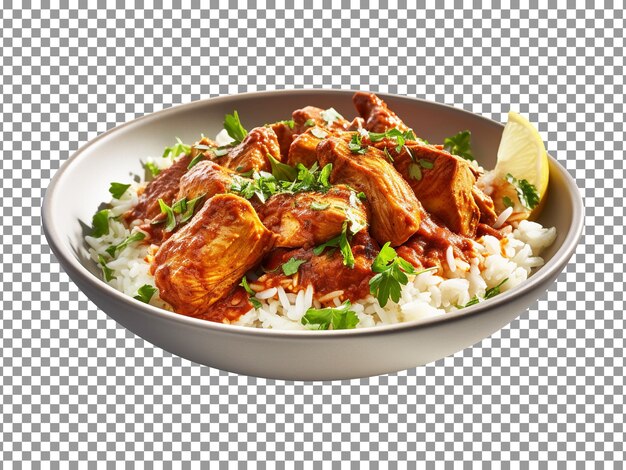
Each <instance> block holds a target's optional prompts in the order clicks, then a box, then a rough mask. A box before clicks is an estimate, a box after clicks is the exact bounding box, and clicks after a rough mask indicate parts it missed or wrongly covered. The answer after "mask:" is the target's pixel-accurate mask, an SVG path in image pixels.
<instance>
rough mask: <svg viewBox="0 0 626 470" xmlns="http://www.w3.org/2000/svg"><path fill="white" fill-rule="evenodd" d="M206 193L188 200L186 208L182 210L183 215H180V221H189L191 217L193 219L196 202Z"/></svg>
mask: <svg viewBox="0 0 626 470" xmlns="http://www.w3.org/2000/svg"><path fill="white" fill-rule="evenodd" d="M204 196H205V195H204V194H201V195H200V196H198V197H195V198H193V199H192V200H190V201H186V203H185V205H186V207H185V209H184V210H182V211H181V216H180V222H181V223H184V222H187V221H188V220H189V219H191V218H192V217H193V213H194V210H195V209H196V204H197V203H198V202H199V201H200V200H201V199H203V198H204Z"/></svg>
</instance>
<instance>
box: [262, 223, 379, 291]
mask: <svg viewBox="0 0 626 470" xmlns="http://www.w3.org/2000/svg"><path fill="white" fill-rule="evenodd" d="M350 247H351V249H352V254H353V255H354V267H353V268H349V267H347V266H345V265H344V264H343V257H342V256H341V253H340V252H339V250H326V251H324V252H323V253H322V254H321V255H319V256H316V255H315V254H314V253H313V250H312V249H307V248H299V249H297V250H285V249H278V250H275V251H273V252H272V253H270V255H269V256H268V259H266V261H265V268H266V269H267V270H268V271H272V272H269V273H268V274H265V275H264V276H262V277H261V278H260V279H259V282H260V283H263V284H264V285H265V286H268V287H269V286H272V285H282V286H283V287H284V288H285V290H287V291H291V292H297V291H299V290H301V289H306V287H307V286H308V285H309V284H311V285H312V286H313V289H314V291H315V296H316V298H319V297H322V296H324V295H325V294H328V293H331V292H336V291H342V292H343V294H342V296H341V299H342V300H345V299H350V300H352V301H355V300H359V299H362V298H365V297H367V296H368V295H369V293H370V290H369V280H370V279H371V278H372V276H373V275H374V273H373V272H372V268H371V266H372V263H373V262H374V259H375V258H376V255H377V254H378V251H379V248H378V245H377V244H376V242H375V241H374V240H373V239H372V238H371V237H370V236H369V234H368V233H367V231H365V230H363V231H361V232H359V233H357V234H356V235H355V236H354V238H353V239H352V241H351V242H350ZM291 258H295V259H298V260H305V263H303V264H301V265H300V267H299V269H298V276H297V279H298V280H297V282H294V281H292V282H289V279H288V278H287V277H286V276H285V275H284V274H283V273H282V271H281V269H280V266H281V265H282V264H283V263H285V262H287V261H288V260H290V259H291Z"/></svg>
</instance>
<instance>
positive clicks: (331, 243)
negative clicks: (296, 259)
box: [313, 220, 354, 269]
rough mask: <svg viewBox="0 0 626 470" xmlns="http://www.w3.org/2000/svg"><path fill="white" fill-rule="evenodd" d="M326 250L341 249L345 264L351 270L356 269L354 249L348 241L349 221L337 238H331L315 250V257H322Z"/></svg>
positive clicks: (344, 224)
mask: <svg viewBox="0 0 626 470" xmlns="http://www.w3.org/2000/svg"><path fill="white" fill-rule="evenodd" d="M326 248H339V251H340V252H341V256H342V257H343V264H344V265H345V266H347V267H349V268H350V269H352V268H354V255H353V254H352V248H350V242H349V241H348V221H347V220H346V221H345V222H344V223H343V227H342V229H341V233H340V234H339V235H337V236H336V237H335V238H331V239H330V240H328V241H327V242H326V243H322V244H321V245H318V246H316V247H315V248H313V253H314V254H315V256H319V255H321V254H322V253H323V252H324V250H325V249H326Z"/></svg>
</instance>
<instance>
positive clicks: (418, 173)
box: [409, 163, 422, 181]
mask: <svg viewBox="0 0 626 470" xmlns="http://www.w3.org/2000/svg"><path fill="white" fill-rule="evenodd" d="M409 177H410V178H411V179H414V180H416V181H419V180H421V179H422V169H421V168H420V166H419V165H418V164H417V163H411V164H410V165H409Z"/></svg>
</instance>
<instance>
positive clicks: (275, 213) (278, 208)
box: [259, 185, 367, 248]
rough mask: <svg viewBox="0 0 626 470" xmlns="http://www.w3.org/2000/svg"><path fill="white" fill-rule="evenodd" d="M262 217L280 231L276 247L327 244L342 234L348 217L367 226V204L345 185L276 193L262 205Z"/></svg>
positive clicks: (260, 215)
mask: <svg viewBox="0 0 626 470" xmlns="http://www.w3.org/2000/svg"><path fill="white" fill-rule="evenodd" d="M259 217H260V219H261V220H262V221H263V225H265V226H266V227H267V228H268V229H269V230H271V231H272V232H274V233H275V234H276V242H275V244H274V246H276V247H282V248H298V247H306V248H308V247H311V246H315V245H319V244H321V243H324V242H326V241H328V240H330V239H331V238H334V237H336V236H337V235H339V234H340V233H341V230H342V227H343V223H344V222H345V221H346V220H348V221H353V220H354V221H356V223H357V225H361V226H362V227H363V228H365V227H366V226H367V212H366V209H365V206H364V205H363V203H361V201H359V199H358V198H357V197H356V193H354V191H351V190H350V189H349V188H347V187H346V186H343V185H338V186H334V187H333V188H331V189H330V190H328V192H326V193H320V192H304V193H296V194H290V193H282V194H276V195H275V196H272V197H271V198H270V199H269V200H268V201H267V203H266V204H265V205H263V206H261V207H260V208H259Z"/></svg>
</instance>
